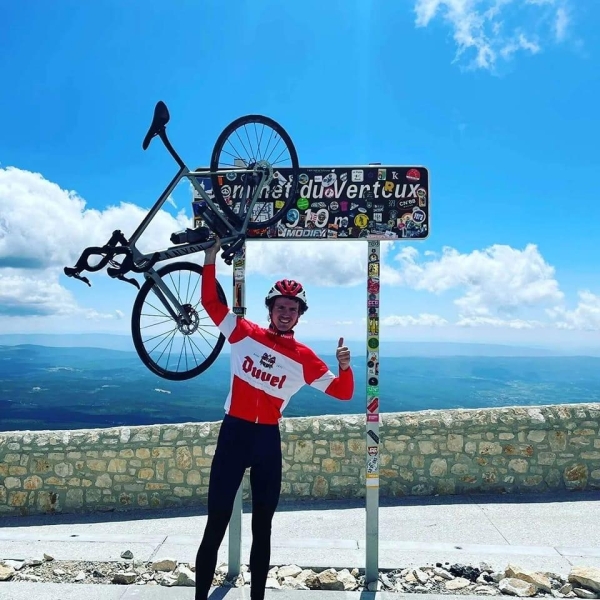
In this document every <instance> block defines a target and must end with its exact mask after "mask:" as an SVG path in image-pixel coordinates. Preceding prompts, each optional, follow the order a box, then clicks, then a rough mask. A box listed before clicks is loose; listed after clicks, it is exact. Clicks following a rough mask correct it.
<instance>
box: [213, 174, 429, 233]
mask: <svg viewBox="0 0 600 600" xmlns="http://www.w3.org/2000/svg"><path fill="white" fill-rule="evenodd" d="M292 177H293V176H292V170H291V169H289V168H285V169H279V170H277V171H274V172H273V180H272V182H271V184H270V186H269V187H268V188H265V189H263V190H262V192H261V195H260V197H259V200H258V203H257V204H256V206H255V208H256V209H260V211H262V212H263V214H273V213H274V212H275V211H276V210H280V209H281V207H282V206H283V204H284V203H286V202H287V201H289V199H290V193H291V190H292V183H293V180H292ZM297 177H298V186H297V188H296V193H295V197H294V198H293V199H292V202H291V203H290V205H289V208H288V210H287V214H286V215H285V216H284V217H283V218H282V219H281V221H280V222H279V223H277V224H275V225H273V226H271V227H267V228H265V229H255V230H252V231H248V234H247V235H248V237H249V238H261V239H278V238H279V239H281V238H286V239H295V240H310V239H315V238H319V239H323V238H327V239H358V238H361V239H365V238H366V239H380V240H393V239H411V240H414V239H424V238H426V237H427V236H428V235H429V206H430V197H429V171H428V170H427V168H426V167H422V166H414V167H413V166H388V165H364V166H361V165H354V166H347V167H345V166H336V167H300V169H299V170H298V173H297ZM221 179H222V181H221V182H220V186H219V187H220V188H221V193H222V195H223V197H224V198H225V199H226V201H227V203H228V204H230V206H231V207H232V209H233V210H234V212H236V209H237V208H238V207H239V205H240V203H241V202H242V201H243V200H244V186H243V185H242V181H241V180H238V176H235V175H233V174H232V177H231V179H228V178H225V177H223V178H221ZM240 179H241V177H240ZM269 205H271V206H269Z"/></svg>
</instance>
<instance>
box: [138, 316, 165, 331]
mask: <svg viewBox="0 0 600 600" xmlns="http://www.w3.org/2000/svg"><path fill="white" fill-rule="evenodd" d="M141 316H143V317H147V316H149V315H145V314H143V313H142V315H141ZM172 320H173V319H171V317H169V318H168V319H165V320H164V321H159V322H158V323H152V325H144V326H143V327H140V329H148V327H156V325H162V324H163V323H168V322H169V321H172Z"/></svg>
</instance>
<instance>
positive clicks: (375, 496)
mask: <svg viewBox="0 0 600 600" xmlns="http://www.w3.org/2000/svg"><path fill="white" fill-rule="evenodd" d="M367 251H368V257H367V412H366V415H367V418H366V425H367V426H366V432H365V434H366V441H367V456H366V477H365V479H366V488H367V489H366V542H367V543H366V557H365V559H366V566H365V580H366V583H367V584H369V583H373V582H377V580H378V579H379V439H380V437H379V290H380V284H379V272H380V256H381V255H380V244H379V240H376V241H369V242H368V248H367ZM374 591H376V590H374Z"/></svg>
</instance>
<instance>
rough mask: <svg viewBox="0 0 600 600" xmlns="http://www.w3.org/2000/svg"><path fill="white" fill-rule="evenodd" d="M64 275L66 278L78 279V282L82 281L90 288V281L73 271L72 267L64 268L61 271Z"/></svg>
mask: <svg viewBox="0 0 600 600" xmlns="http://www.w3.org/2000/svg"><path fill="white" fill-rule="evenodd" d="M63 272H64V274H65V275H66V276H67V277H74V278H75V279H79V281H83V283H87V284H88V285H89V286H90V287H92V284H91V283H90V280H89V279H88V278H87V277H85V276H83V275H80V274H79V273H78V272H77V271H76V270H75V269H73V268H72V267H65V268H64V269H63Z"/></svg>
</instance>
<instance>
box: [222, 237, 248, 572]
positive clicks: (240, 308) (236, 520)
mask: <svg viewBox="0 0 600 600" xmlns="http://www.w3.org/2000/svg"><path fill="white" fill-rule="evenodd" d="M245 286H246V245H245V244H244V245H243V246H242V247H241V248H240V249H239V250H238V251H237V252H236V253H235V255H234V257H233V312H234V314H236V315H237V316H239V317H245V316H246V302H245V300H246V290H245ZM243 487H244V484H243V481H242V483H240V487H239V488H238V491H237V493H236V495H235V501H234V503H233V512H232V513H231V519H230V520H229V548H228V550H229V560H228V561H227V576H228V578H229V579H234V578H235V577H237V576H238V575H239V574H240V571H241V567H242V512H243V510H242V508H243V506H242V495H243Z"/></svg>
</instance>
